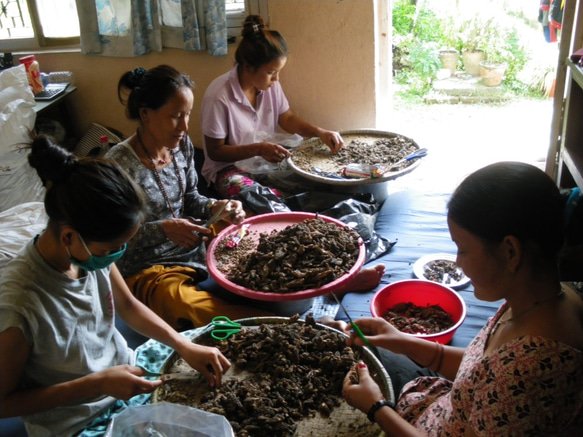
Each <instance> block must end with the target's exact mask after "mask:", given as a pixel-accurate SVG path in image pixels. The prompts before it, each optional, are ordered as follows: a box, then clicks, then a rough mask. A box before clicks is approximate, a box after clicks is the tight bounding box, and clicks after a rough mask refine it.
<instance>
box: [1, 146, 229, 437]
mask: <svg viewBox="0 0 583 437" xmlns="http://www.w3.org/2000/svg"><path fill="white" fill-rule="evenodd" d="M29 162H30V164H31V166H32V167H34V168H36V170H37V172H38V174H39V176H40V178H41V180H42V182H43V185H44V186H45V187H46V188H47V191H46V195H45V209H46V213H47V215H48V217H49V220H48V224H47V228H46V230H45V231H44V232H43V233H42V234H41V235H39V236H36V237H35V238H34V239H33V240H31V241H30V242H29V243H28V244H26V246H25V247H23V248H22V250H21V251H20V253H19V254H18V255H17V256H16V257H15V258H14V259H13V260H12V261H11V262H10V263H9V264H8V265H7V266H6V267H5V269H4V271H3V273H2V278H1V280H0V381H2V383H1V384H0V417H14V416H21V418H22V420H23V421H24V423H25V425H26V428H27V431H28V433H29V435H31V436H71V435H79V434H78V433H79V432H80V431H82V430H83V429H85V428H87V427H98V428H99V427H100V426H103V422H107V421H108V420H109V418H110V417H111V414H114V413H117V412H119V411H120V409H122V408H124V407H125V406H126V404H123V403H122V402H120V400H128V399H130V398H133V397H134V396H136V395H139V394H143V393H150V392H152V391H153V390H155V389H156V388H157V387H158V386H160V385H161V384H162V381H160V380H156V381H150V380H147V379H144V378H143V377H142V375H143V374H144V371H143V370H142V369H141V368H140V367H136V366H134V365H133V364H134V356H133V351H132V350H130V349H129V348H128V345H127V342H126V340H125V339H124V338H123V336H122V335H121V334H120V332H119V331H118V330H117V329H116V327H115V314H116V312H117V314H118V315H119V316H120V317H121V318H122V319H123V320H124V321H125V322H126V323H127V325H128V326H130V327H131V328H133V329H134V330H136V331H137V332H139V333H140V334H142V335H145V336H148V337H151V338H154V339H156V340H158V341H160V342H161V343H163V344H166V345H168V346H170V347H171V348H173V349H174V350H176V351H177V352H178V353H179V354H180V355H181V356H182V357H183V358H184V359H186V360H187V361H188V362H189V364H190V365H191V366H193V367H194V368H195V369H197V370H198V371H200V372H201V373H202V374H203V375H204V376H206V378H208V379H209V381H210V383H211V386H214V385H216V384H220V382H221V375H222V374H223V373H224V372H225V371H226V370H227V369H228V368H229V366H230V363H229V361H228V360H227V358H225V357H224V356H223V355H222V354H221V352H220V351H219V350H218V349H217V348H214V347H204V346H200V345H196V344H194V343H192V342H191V341H190V340H189V339H188V338H186V337H184V336H182V335H180V334H178V333H177V332H176V331H175V330H174V329H173V328H172V327H171V326H169V325H168V324H167V323H165V322H164V321H163V320H162V319H161V318H160V317H158V316H157V315H156V314H155V313H154V312H152V311H151V310H150V309H149V308H148V307H146V306H145V305H143V304H142V303H141V302H140V301H138V300H137V299H136V298H135V297H134V296H133V295H132V294H131V292H130V290H129V289H128V287H127V285H126V283H125V282H124V280H123V278H122V276H121V275H120V273H119V270H118V269H117V268H116V266H115V264H113V263H114V262H115V261H116V260H117V259H119V258H120V257H121V256H122V255H123V253H124V251H125V249H126V244H127V242H128V240H130V239H131V238H132V236H133V235H134V234H135V233H136V231H137V230H138V228H139V227H140V224H141V223H142V221H143V219H144V217H145V209H146V204H145V199H144V196H143V193H142V190H141V189H140V187H139V186H137V185H136V184H135V183H134V182H133V181H132V180H131V179H130V178H129V177H128V176H127V174H126V173H125V172H124V171H123V170H122V169H121V168H120V167H119V166H118V165H117V164H116V163H115V162H112V161H106V160H100V159H93V158H80V159H77V158H76V157H74V156H73V155H72V154H70V153H69V152H67V151H66V150H64V149H62V148H60V147H58V146H55V145H53V144H52V143H51V142H50V141H49V140H48V139H46V138H37V139H35V140H34V141H33V143H32V147H31V153H30V155H29ZM105 425H107V423H105Z"/></svg>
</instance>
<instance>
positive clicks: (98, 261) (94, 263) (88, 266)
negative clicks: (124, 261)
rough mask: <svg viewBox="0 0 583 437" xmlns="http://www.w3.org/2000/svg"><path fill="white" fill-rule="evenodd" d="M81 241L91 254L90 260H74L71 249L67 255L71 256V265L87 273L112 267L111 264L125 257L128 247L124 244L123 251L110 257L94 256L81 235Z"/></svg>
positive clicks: (111, 254)
mask: <svg viewBox="0 0 583 437" xmlns="http://www.w3.org/2000/svg"><path fill="white" fill-rule="evenodd" d="M79 239H80V240H81V243H83V247H85V250H86V251H87V253H88V254H89V259H88V260H86V261H78V260H76V259H75V258H73V257H72V256H71V253H70V252H69V248H67V253H68V254H69V261H71V264H73V265H76V266H77V267H79V268H81V269H83V270H85V271H87V272H94V271H95V270H101V269H104V268H106V267H108V266H110V265H111V264H113V263H114V262H116V261H117V260H118V259H120V258H121V257H122V256H123V254H124V253H125V251H126V247H127V244H124V245H123V246H122V247H121V249H120V250H118V251H117V252H113V253H110V254H109V255H105V256H96V255H93V254H92V253H91V251H90V250H89V248H88V247H87V244H85V241H84V240H83V237H82V236H81V234H79Z"/></svg>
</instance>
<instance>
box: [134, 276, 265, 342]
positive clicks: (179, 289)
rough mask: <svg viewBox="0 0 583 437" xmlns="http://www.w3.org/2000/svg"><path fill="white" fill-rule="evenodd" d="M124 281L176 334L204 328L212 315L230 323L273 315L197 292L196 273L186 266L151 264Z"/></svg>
mask: <svg viewBox="0 0 583 437" xmlns="http://www.w3.org/2000/svg"><path fill="white" fill-rule="evenodd" d="M126 282H127V284H128V286H129V288H130V290H131V291H132V293H133V294H134V296H136V297H137V298H138V299H139V300H140V301H142V302H143V303H144V304H145V305H147V306H148V307H149V308H150V309H152V311H154V312H155V313H156V314H158V315H159V316H160V317H162V319H164V320H165V321H166V322H167V323H168V324H169V325H170V326H172V327H173V328H174V329H176V330H178V331H183V330H185V329H189V328H192V327H193V325H194V327H200V326H205V325H207V324H209V323H210V322H211V320H212V319H213V317H215V316H226V317H228V318H230V319H231V320H235V319H243V318H247V317H262V316H273V313H270V312H267V311H264V310H261V309H258V308H253V307H251V306H246V305H236V304H232V303H229V302H226V301H225V300H223V299H221V298H218V297H216V296H213V295H212V294H211V293H209V292H207V291H203V290H199V289H198V288H197V286H196V284H197V283H198V282H199V281H197V274H196V270H194V269H191V268H189V267H182V266H173V267H166V266H162V265H155V266H152V267H150V268H148V269H145V270H142V271H141V272H140V273H137V274H135V275H133V276H130V277H129V278H126Z"/></svg>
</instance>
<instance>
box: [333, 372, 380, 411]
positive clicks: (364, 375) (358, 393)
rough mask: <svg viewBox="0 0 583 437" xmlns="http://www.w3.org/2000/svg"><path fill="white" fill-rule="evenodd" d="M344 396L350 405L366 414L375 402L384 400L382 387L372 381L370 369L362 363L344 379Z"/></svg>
mask: <svg viewBox="0 0 583 437" xmlns="http://www.w3.org/2000/svg"><path fill="white" fill-rule="evenodd" d="M342 396H343V397H344V399H345V400H346V402H347V403H348V405H350V406H351V407H354V408H357V409H359V410H360V411H362V412H363V413H364V414H367V413H368V411H369V409H370V407H371V406H372V405H373V404H374V403H375V402H378V401H380V400H381V399H384V396H383V394H382V392H381V389H380V387H379V386H378V384H377V383H376V382H375V381H374V379H372V377H371V376H370V373H369V371H368V367H367V366H366V364H365V363H364V362H362V361H360V362H358V363H357V364H355V365H354V367H353V368H352V369H351V370H350V371H349V372H348V373H347V374H346V376H345V377H344V384H343V386H342Z"/></svg>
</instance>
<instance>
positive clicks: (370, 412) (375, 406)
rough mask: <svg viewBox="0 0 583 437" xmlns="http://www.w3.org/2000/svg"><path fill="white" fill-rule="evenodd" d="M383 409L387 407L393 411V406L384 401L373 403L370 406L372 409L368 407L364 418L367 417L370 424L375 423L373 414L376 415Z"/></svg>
mask: <svg viewBox="0 0 583 437" xmlns="http://www.w3.org/2000/svg"><path fill="white" fill-rule="evenodd" d="M383 407H389V408H390V409H392V410H394V409H395V404H393V403H392V402H389V401H387V400H386V399H381V400H380V401H378V402H375V403H374V404H372V407H370V410H368V413H367V415H366V417H368V420H370V421H371V422H372V423H375V418H374V416H375V414H377V411H379V410H380V409H381V408H383Z"/></svg>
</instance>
